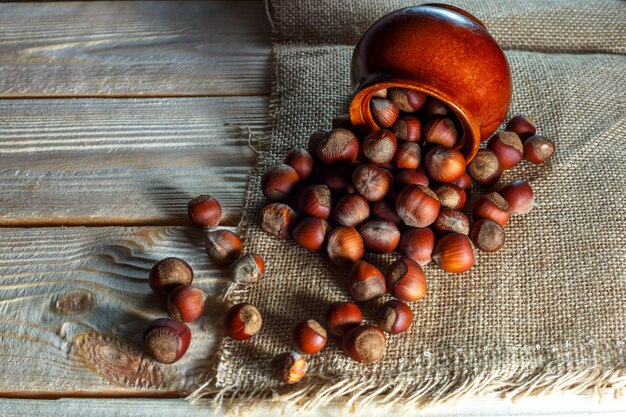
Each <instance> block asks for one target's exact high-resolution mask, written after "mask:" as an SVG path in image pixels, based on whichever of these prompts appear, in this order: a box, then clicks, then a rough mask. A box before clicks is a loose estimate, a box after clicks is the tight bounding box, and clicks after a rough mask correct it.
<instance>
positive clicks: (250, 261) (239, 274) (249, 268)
mask: <svg viewBox="0 0 626 417" xmlns="http://www.w3.org/2000/svg"><path fill="white" fill-rule="evenodd" d="M264 273H265V261H263V258H261V256H259V255H257V254H256V253H249V254H247V255H244V256H242V257H241V258H239V259H237V260H236V261H235V263H233V265H232V266H231V275H232V277H233V280H234V281H235V282H237V283H239V284H245V285H248V284H255V283H257V282H259V279H261V277H262V276H263V274H264Z"/></svg>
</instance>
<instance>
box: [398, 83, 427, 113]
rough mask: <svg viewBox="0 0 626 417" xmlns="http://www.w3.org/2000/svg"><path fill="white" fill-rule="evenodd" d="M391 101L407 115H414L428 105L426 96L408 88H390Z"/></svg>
mask: <svg viewBox="0 0 626 417" xmlns="http://www.w3.org/2000/svg"><path fill="white" fill-rule="evenodd" d="M389 99H391V101H392V102H393V104H395V105H396V107H397V108H398V109H399V110H400V111H403V112H405V113H414V112H416V111H418V110H419V109H421V108H422V107H423V106H424V103H426V94H424V93H422V92H420V91H415V90H409V89H408V88H390V89H389Z"/></svg>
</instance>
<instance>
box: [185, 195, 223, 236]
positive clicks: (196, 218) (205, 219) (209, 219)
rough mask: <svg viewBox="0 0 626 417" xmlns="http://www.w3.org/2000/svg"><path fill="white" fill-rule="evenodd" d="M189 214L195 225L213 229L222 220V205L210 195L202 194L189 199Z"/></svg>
mask: <svg viewBox="0 0 626 417" xmlns="http://www.w3.org/2000/svg"><path fill="white" fill-rule="evenodd" d="M187 214H188V215H189V220H191V222H192V223H193V224H194V225H195V226H197V227H202V228H205V229H212V228H214V227H217V225H218V224H219V223H220V220H222V206H221V205H220V203H219V202H218V201H217V200H216V199H215V198H213V197H211V196H210V195H200V196H198V197H196V198H194V199H192V200H190V201H189V203H188V204H187Z"/></svg>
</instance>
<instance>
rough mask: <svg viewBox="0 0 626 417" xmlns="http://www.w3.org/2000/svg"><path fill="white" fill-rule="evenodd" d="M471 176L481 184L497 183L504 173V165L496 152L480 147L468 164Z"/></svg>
mask: <svg viewBox="0 0 626 417" xmlns="http://www.w3.org/2000/svg"><path fill="white" fill-rule="evenodd" d="M467 172H468V173H469V174H470V177H472V178H473V179H474V181H476V182H477V183H478V184H480V185H492V184H495V183H496V182H497V181H498V180H499V179H500V175H502V166H501V165H500V160H499V159H498V157H497V156H496V154H495V153H494V152H492V151H490V150H488V149H479V150H478V152H476V156H475V157H474V159H472V162H470V163H469V164H468V165H467Z"/></svg>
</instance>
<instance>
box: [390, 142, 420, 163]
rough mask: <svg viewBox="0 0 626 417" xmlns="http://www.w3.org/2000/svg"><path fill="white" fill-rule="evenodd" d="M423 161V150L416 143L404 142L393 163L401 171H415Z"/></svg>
mask: <svg viewBox="0 0 626 417" xmlns="http://www.w3.org/2000/svg"><path fill="white" fill-rule="evenodd" d="M421 160H422V150H421V148H420V146H419V145H418V144H417V143H415V142H404V143H401V144H400V146H398V149H397V150H396V155H395V156H394V157H393V162H394V163H395V164H396V166H397V167H398V168H400V169H415V168H417V167H419V165H420V161H421Z"/></svg>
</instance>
